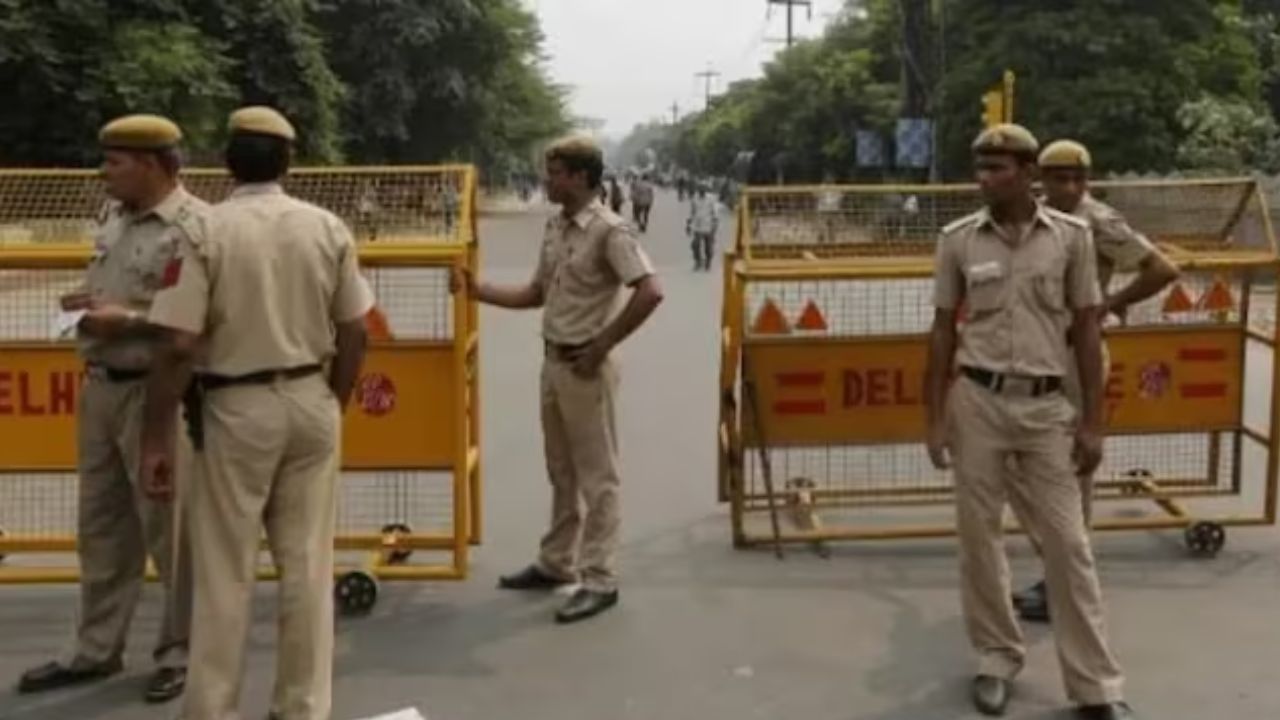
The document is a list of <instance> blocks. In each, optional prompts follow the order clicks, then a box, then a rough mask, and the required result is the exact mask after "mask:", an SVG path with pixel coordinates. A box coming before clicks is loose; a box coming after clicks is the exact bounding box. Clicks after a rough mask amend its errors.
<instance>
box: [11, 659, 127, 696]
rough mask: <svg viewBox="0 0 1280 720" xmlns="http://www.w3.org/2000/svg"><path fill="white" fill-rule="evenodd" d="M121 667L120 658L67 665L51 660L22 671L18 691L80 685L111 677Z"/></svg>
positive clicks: (34, 691) (30, 691)
mask: <svg viewBox="0 0 1280 720" xmlns="http://www.w3.org/2000/svg"><path fill="white" fill-rule="evenodd" d="M123 669H124V663H123V662H121V660H120V658H115V659H113V660H108V661H107V662H104V663H99V664H96V665H78V664H76V663H72V664H71V665H70V666H67V665H63V664H62V663H59V662H51V663H47V664H45V665H41V666H40V667H38V668H32V669H30V670H28V671H26V672H25V673H23V674H22V679H21V680H19V681H18V692H20V693H38V692H45V691H46V690H57V689H58V688H64V687H70V686H72V685H80V684H82V683H87V682H93V681H95V680H102V679H104V678H108V677H111V676H112V675H115V674H116V673H118V672H120V671H121V670H123Z"/></svg>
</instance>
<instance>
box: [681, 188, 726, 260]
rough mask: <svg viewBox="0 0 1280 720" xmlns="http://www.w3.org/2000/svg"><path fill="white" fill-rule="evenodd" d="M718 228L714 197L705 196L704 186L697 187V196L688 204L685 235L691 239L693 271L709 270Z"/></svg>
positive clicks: (718, 214) (717, 208) (718, 213)
mask: <svg viewBox="0 0 1280 720" xmlns="http://www.w3.org/2000/svg"><path fill="white" fill-rule="evenodd" d="M719 228H720V206H719V203H717V202H716V199H715V198H714V197H711V196H709V195H707V188H706V186H705V185H699V186H698V189H697V194H696V195H695V196H694V197H693V200H692V202H690V204H689V220H688V221H687V222H686V223H685V233H686V234H687V235H689V237H691V238H692V239H693V242H692V246H693V269H694V272H697V271H699V270H710V269H711V253H712V252H713V251H714V249H715V244H716V231H717V230H719Z"/></svg>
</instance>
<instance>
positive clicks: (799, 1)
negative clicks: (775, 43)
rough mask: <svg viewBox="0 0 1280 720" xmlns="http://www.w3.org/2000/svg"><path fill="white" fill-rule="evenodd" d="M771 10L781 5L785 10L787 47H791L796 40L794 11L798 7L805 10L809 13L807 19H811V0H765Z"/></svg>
mask: <svg viewBox="0 0 1280 720" xmlns="http://www.w3.org/2000/svg"><path fill="white" fill-rule="evenodd" d="M765 2H766V3H768V5H769V9H770V10H772V9H773V6H774V5H782V6H784V7H786V8H787V47H791V45H792V44H793V43H795V40H796V33H795V10H796V8H798V7H803V8H806V9H807V10H808V11H809V17H810V18H812V17H813V0H765Z"/></svg>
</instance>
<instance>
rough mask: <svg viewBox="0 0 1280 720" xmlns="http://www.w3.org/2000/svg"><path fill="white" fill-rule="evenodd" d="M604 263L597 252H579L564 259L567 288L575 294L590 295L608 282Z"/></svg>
mask: <svg viewBox="0 0 1280 720" xmlns="http://www.w3.org/2000/svg"><path fill="white" fill-rule="evenodd" d="M603 265H604V262H603V258H602V257H601V255H600V253H599V252H596V250H595V249H594V248H593V249H590V250H578V251H577V252H575V253H572V254H571V255H568V256H567V257H565V259H564V274H565V275H564V279H565V286H566V288H565V289H567V290H568V291H569V292H571V293H574V294H581V295H585V294H590V293H591V292H593V291H594V290H595V289H596V288H598V287H600V286H601V285H603V284H604V283H605V281H606V278H605V273H604V267H603Z"/></svg>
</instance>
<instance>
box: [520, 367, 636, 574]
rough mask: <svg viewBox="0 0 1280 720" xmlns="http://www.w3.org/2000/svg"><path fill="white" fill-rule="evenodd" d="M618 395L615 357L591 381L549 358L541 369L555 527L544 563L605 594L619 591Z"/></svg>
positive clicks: (548, 569) (547, 541)
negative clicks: (616, 422)
mask: <svg viewBox="0 0 1280 720" xmlns="http://www.w3.org/2000/svg"><path fill="white" fill-rule="evenodd" d="M617 392H618V370H617V366H616V365H614V363H613V361H612V360H606V361H605V362H604V364H603V365H601V367H600V372H599V373H598V374H597V375H596V377H593V378H580V377H578V376H577V375H575V374H574V373H573V365H572V364H571V363H568V362H565V361H562V360H560V359H557V358H555V357H553V356H551V355H548V357H547V359H546V361H545V363H544V364H543V366H542V435H543V441H544V445H545V452H546V461H547V476H548V478H549V479H550V480H551V491H552V495H551V498H552V499H551V529H550V530H548V531H547V534H546V535H545V536H544V537H543V538H542V552H541V555H540V557H539V561H538V565H539V567H540V568H541V569H542V570H543V571H544V572H547V573H549V574H551V575H554V576H555V577H558V578H561V579H563V580H566V581H575V580H580V581H581V582H582V585H583V587H585V588H587V589H590V590H597V591H600V592H611V591H613V590H616V589H617V587H618V576H617V568H616V556H617V550H618V529H619V525H620V521H621V517H620V515H619V511H618V501H619V497H618V495H619V489H620V485H621V478H620V476H619V473H618V441H617V431H616V426H615V423H614V407H615V398H616V396H617ZM584 506H585V508H584Z"/></svg>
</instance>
